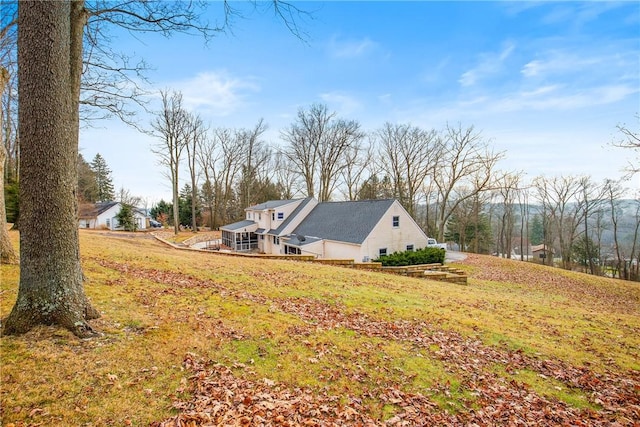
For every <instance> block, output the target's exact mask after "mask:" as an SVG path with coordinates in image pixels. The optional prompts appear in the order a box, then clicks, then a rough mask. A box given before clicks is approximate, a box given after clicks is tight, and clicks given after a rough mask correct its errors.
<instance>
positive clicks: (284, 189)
mask: <svg viewBox="0 0 640 427" xmlns="http://www.w3.org/2000/svg"><path fill="white" fill-rule="evenodd" d="M273 169H274V171H275V179H276V185H277V186H278V189H279V191H280V195H281V196H282V198H283V199H285V200H289V199H293V198H294V196H295V195H296V194H298V193H299V192H300V188H299V186H298V183H299V180H298V175H297V173H296V171H295V170H294V169H293V168H292V167H291V166H290V162H289V159H288V157H287V156H286V155H285V154H284V153H283V152H282V151H280V150H278V151H277V152H276V154H275V157H274V161H273Z"/></svg>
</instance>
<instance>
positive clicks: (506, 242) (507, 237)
mask: <svg viewBox="0 0 640 427" xmlns="http://www.w3.org/2000/svg"><path fill="white" fill-rule="evenodd" d="M521 179H522V172H517V173H504V174H502V175H501V176H499V177H497V178H496V186H497V190H496V191H497V194H498V195H499V197H500V202H501V203H502V215H501V218H500V234H499V238H498V242H499V245H498V253H500V254H503V256H504V255H506V257H507V258H511V252H512V251H513V231H514V227H515V215H516V206H515V203H516V198H517V196H518V191H519V189H520V188H519V187H520V185H521V184H520V181H521Z"/></svg>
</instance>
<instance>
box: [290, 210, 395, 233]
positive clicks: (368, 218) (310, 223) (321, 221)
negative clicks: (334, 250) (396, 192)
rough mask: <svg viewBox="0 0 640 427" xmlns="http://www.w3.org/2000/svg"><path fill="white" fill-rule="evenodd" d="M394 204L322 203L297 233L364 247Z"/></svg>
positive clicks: (296, 230) (304, 221) (301, 224)
mask: <svg viewBox="0 0 640 427" xmlns="http://www.w3.org/2000/svg"><path fill="white" fill-rule="evenodd" d="M394 201H395V200H394V199H385V200H362V201H357V202H324V203H318V205H317V206H316V207H315V208H313V210H312V211H311V213H310V214H309V215H308V216H307V217H306V218H305V219H304V220H303V221H302V222H301V223H300V225H299V226H298V227H297V228H296V229H295V230H294V232H293V234H296V235H301V236H309V237H320V238H323V239H327V240H336V241H340V242H348V243H357V244H360V243H362V242H364V240H365V239H366V238H367V236H368V235H369V234H370V233H371V231H372V230H373V228H374V227H375V226H376V224H377V223H378V221H380V218H382V216H383V215H384V214H385V212H387V211H388V210H389V208H390V207H391V205H392V204H393V202H394Z"/></svg>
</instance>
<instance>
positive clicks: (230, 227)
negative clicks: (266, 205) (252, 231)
mask: <svg viewBox="0 0 640 427" xmlns="http://www.w3.org/2000/svg"><path fill="white" fill-rule="evenodd" d="M252 225H257V224H256V223H255V222H253V221H251V220H248V219H245V220H243V221H238V222H234V223H233V224H227V225H224V226H222V227H220V229H221V230H228V231H235V230H239V229H241V228H244V227H249V226H252Z"/></svg>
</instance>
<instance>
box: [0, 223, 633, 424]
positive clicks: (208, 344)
mask: <svg viewBox="0 0 640 427" xmlns="http://www.w3.org/2000/svg"><path fill="white" fill-rule="evenodd" d="M13 238H14V239H15V241H16V244H17V236H16V235H13ZM81 249H82V254H83V266H84V270H85V274H86V276H87V277H88V282H87V284H86V290H87V293H88V295H89V296H90V297H91V299H92V301H93V302H94V303H95V305H96V306H97V307H98V308H99V309H100V310H101V311H102V313H103V316H102V318H101V319H98V320H97V321H95V322H94V323H93V324H94V325H95V327H96V328H98V329H100V330H101V331H103V333H104V335H103V336H102V337H100V338H97V339H93V340H89V341H80V340H77V339H76V338H75V337H73V336H71V335H69V334H68V333H67V332H66V331H63V330H59V329H55V328H47V327H42V328H38V329H36V330H34V331H32V332H30V333H29V334H27V335H25V336H22V337H2V338H1V339H0V345H1V347H0V350H1V353H0V354H1V356H0V357H1V358H2V360H1V362H2V378H1V381H2V387H1V402H0V403H1V406H0V408H1V409H0V410H1V411H2V412H1V416H2V425H10V424H11V423H13V424H14V425H16V426H17V425H92V426H101V425H105V426H106V425H109V426H111V425H155V426H174V425H176V426H183V425H301V424H305V423H307V424H308V425H425V424H426V425H468V424H472V423H477V424H479V425H505V424H513V425H527V424H531V425H558V424H563V423H569V424H571V425H576V424H577V423H582V424H583V425H607V424H611V423H614V422H617V423H619V424H620V425H634V422H637V420H638V419H640V363H639V360H640V350H639V349H640V288H639V287H638V285H637V284H633V283H624V282H621V281H615V280H609V279H602V278H596V277H590V276H586V275H582V274H575V273H571V272H564V271H560V270H555V269H550V268H546V267H543V266H536V265H531V264H523V263H520V262H517V261H509V260H501V259H497V258H491V257H482V256H475V255H471V256H470V257H469V258H467V259H466V260H465V261H464V262H463V263H460V265H461V268H463V269H465V270H466V271H468V273H469V277H470V279H469V285H468V286H460V285H451V284H446V283H440V282H433V281H427V280H423V279H412V278H405V277H400V276H394V275H388V274H384V273H374V272H366V271H353V270H349V269H344V268H340V267H329V266H321V265H315V264H308V263H300V262H294V261H274V260H261V259H245V258H236V257H228V256H223V255H220V254H203V253H195V252H184V251H178V250H174V249H170V248H168V247H166V246H163V245H162V244H160V243H158V242H156V241H155V240H153V239H151V238H149V237H148V236H147V235H144V234H137V235H135V236H133V237H131V236H126V235H124V234H118V233H107V234H104V233H95V232H91V231H85V230H82V231H81ZM0 268H1V273H2V284H1V290H0V292H2V299H1V300H0V316H2V317H4V316H6V315H7V314H8V312H9V310H10V309H11V305H12V304H13V302H14V301H15V295H16V292H17V283H18V269H17V267H14V266H1V267H0ZM189 422H193V424H189Z"/></svg>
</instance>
